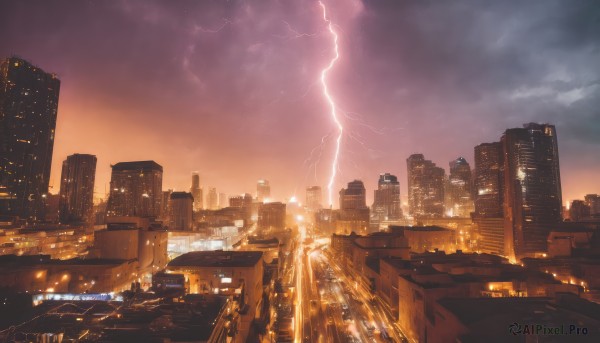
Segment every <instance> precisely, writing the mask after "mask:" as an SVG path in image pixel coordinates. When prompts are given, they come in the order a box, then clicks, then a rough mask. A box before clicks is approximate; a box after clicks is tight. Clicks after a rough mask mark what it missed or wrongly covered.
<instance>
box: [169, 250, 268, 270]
mask: <svg viewBox="0 0 600 343" xmlns="http://www.w3.org/2000/svg"><path fill="white" fill-rule="evenodd" d="M262 257H263V253H262V251H222V250H217V251H193V252H189V253H187V254H183V255H181V256H178V257H176V258H175V259H173V260H172V261H171V262H169V267H188V266H191V267H252V266H254V265H256V264H257V263H258V262H259V261H260V260H261V258H262Z"/></svg>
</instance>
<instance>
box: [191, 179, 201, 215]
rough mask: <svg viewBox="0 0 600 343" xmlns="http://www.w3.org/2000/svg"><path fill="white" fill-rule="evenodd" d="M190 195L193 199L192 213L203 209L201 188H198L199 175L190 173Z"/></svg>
mask: <svg viewBox="0 0 600 343" xmlns="http://www.w3.org/2000/svg"><path fill="white" fill-rule="evenodd" d="M190 193H192V196H193V197H194V211H200V210H201V209H203V208H204V204H203V198H204V195H203V194H202V188H201V187H200V175H199V174H198V172H194V173H192V187H191V188H190Z"/></svg>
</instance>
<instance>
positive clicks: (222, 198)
mask: <svg viewBox="0 0 600 343" xmlns="http://www.w3.org/2000/svg"><path fill="white" fill-rule="evenodd" d="M228 205H229V198H227V194H225V193H219V208H225V207H227V206H228Z"/></svg>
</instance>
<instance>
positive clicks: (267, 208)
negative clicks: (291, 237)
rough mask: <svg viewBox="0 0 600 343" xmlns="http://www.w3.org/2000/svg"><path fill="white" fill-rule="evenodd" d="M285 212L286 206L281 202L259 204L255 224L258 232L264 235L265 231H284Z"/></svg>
mask: <svg viewBox="0 0 600 343" xmlns="http://www.w3.org/2000/svg"><path fill="white" fill-rule="evenodd" d="M285 210H286V205H285V204H284V203H281V202H269V203H265V204H260V205H259V207H258V223H257V227H258V229H259V230H260V231H259V232H262V233H265V230H272V231H281V230H283V229H285V213H286V212H285Z"/></svg>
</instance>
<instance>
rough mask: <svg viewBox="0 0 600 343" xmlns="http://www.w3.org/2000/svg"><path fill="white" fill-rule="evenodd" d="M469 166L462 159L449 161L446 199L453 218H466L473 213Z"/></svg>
mask: <svg viewBox="0 0 600 343" xmlns="http://www.w3.org/2000/svg"><path fill="white" fill-rule="evenodd" d="M471 184H472V178H471V166H470V165H469V163H468V162H467V160H465V159H464V158H463V157H459V158H457V159H456V160H453V161H450V175H449V176H448V187H447V193H448V194H447V197H448V205H447V210H449V211H450V212H451V214H452V216H454V217H461V218H468V217H469V216H470V215H471V212H473V211H474V205H473V199H472V198H471V195H472V190H471Z"/></svg>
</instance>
